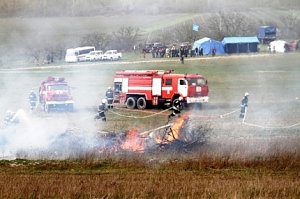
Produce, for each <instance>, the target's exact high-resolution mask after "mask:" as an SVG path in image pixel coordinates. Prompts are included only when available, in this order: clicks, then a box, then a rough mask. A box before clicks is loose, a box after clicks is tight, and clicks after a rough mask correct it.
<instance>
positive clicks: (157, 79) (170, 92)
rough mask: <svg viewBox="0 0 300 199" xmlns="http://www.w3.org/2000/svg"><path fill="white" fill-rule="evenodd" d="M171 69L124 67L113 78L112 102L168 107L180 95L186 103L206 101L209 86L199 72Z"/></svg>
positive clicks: (132, 105)
mask: <svg viewBox="0 0 300 199" xmlns="http://www.w3.org/2000/svg"><path fill="white" fill-rule="evenodd" d="M172 72H173V71H172V70H123V71H117V72H116V74H115V77H114V93H115V95H114V96H115V97H114V103H120V104H125V105H126V106H127V108H130V109H134V108H138V109H145V108H146V107H148V106H159V105H166V106H171V105H172V104H173V103H174V101H175V100H178V98H179V97H182V98H183V101H184V103H186V104H195V103H198V104H202V103H204V102H208V99H209V97H208V85H207V80H206V79H205V77H203V76H202V75H199V74H173V73H172Z"/></svg>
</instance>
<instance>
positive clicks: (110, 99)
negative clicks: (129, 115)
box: [105, 87, 114, 108]
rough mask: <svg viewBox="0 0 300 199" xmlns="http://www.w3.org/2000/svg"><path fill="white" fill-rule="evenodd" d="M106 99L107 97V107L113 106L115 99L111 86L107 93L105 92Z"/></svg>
mask: <svg viewBox="0 0 300 199" xmlns="http://www.w3.org/2000/svg"><path fill="white" fill-rule="evenodd" d="M105 96H106V99H107V107H108V108H113V100H114V92H113V90H112V89H111V87H108V89H107V91H106V93H105Z"/></svg>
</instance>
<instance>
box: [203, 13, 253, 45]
mask: <svg viewBox="0 0 300 199" xmlns="http://www.w3.org/2000/svg"><path fill="white" fill-rule="evenodd" d="M256 27H257V26H256V25H255V22H254V20H251V19H249V18H246V17H245V16H244V15H242V14H241V13H238V12H234V13H222V12H220V13H218V14H217V15H214V16H212V17H210V18H209V19H208V29H209V30H210V35H211V36H212V37H214V38H215V39H219V40H221V39H223V38H224V37H227V36H249V35H253V33H255V32H256Z"/></svg>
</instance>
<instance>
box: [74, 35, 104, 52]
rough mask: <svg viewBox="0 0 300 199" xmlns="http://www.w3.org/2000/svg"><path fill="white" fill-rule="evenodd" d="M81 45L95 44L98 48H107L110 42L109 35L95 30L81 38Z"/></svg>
mask: <svg viewBox="0 0 300 199" xmlns="http://www.w3.org/2000/svg"><path fill="white" fill-rule="evenodd" d="M80 43H81V45H83V46H95V48H96V49H99V50H105V49H106V48H107V46H108V44H109V37H108V35H107V34H106V33H98V32H94V33H91V34H87V35H85V36H83V37H82V38H81V42H80Z"/></svg>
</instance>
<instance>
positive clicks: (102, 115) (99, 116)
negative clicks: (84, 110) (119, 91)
mask: <svg viewBox="0 0 300 199" xmlns="http://www.w3.org/2000/svg"><path fill="white" fill-rule="evenodd" d="M106 102H107V100H106V99H102V103H101V104H100V105H99V107H98V113H97V115H96V116H95V120H100V119H101V120H102V121H104V122H106V115H105V112H106V111H107V107H106Z"/></svg>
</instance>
